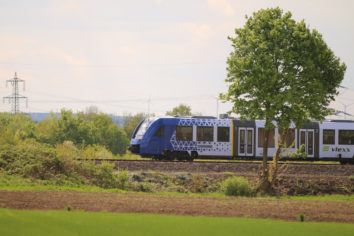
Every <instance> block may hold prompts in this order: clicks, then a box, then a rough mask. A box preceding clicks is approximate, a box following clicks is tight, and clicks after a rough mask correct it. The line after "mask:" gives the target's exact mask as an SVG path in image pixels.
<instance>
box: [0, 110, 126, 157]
mask: <svg viewBox="0 0 354 236" xmlns="http://www.w3.org/2000/svg"><path fill="white" fill-rule="evenodd" d="M26 139H34V140H36V141H37V142H40V143H45V144H48V145H51V146H55V145H57V144H62V143H63V142H64V141H71V142H72V143H73V144H74V145H76V146H77V147H78V148H85V147H87V146H92V145H100V146H103V147H105V148H106V149H107V150H109V151H110V152H111V153H113V154H124V153H125V152H126V148H127V146H128V144H129V139H128V138H127V135H126V133H125V131H124V129H123V128H121V127H119V126H118V125H116V124H114V123H113V122H112V120H111V118H110V117H109V116H108V115H106V114H102V113H101V114H98V113H97V114H91V113H78V114H75V115H74V114H73V113H72V111H70V110H62V111H61V113H60V116H57V115H55V114H51V115H50V116H49V117H47V118H46V119H45V120H44V121H41V122H38V123H37V124H35V123H34V122H33V121H32V120H31V118H30V117H28V116H26V115H24V114H16V115H11V114H9V113H1V114H0V144H11V145H16V144H17V143H18V142H19V141H23V140H26Z"/></svg>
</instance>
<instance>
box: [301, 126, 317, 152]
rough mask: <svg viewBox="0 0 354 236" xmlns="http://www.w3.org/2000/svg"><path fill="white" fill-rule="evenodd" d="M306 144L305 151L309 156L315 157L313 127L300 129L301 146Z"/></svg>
mask: <svg viewBox="0 0 354 236" xmlns="http://www.w3.org/2000/svg"><path fill="white" fill-rule="evenodd" d="M302 144H304V145H305V152H307V156H308V157H314V146H315V138H314V130H312V129H300V146H301V145H302Z"/></svg>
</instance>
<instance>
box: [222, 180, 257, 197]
mask: <svg viewBox="0 0 354 236" xmlns="http://www.w3.org/2000/svg"><path fill="white" fill-rule="evenodd" d="M221 186H222V187H221V189H222V191H223V192H224V193H225V194H226V195H227V196H249V195H251V193H252V190H251V187H250V185H249V183H248V180H247V179H245V178H243V177H236V176H232V177H229V178H227V179H226V180H224V181H223V182H222V184H221Z"/></svg>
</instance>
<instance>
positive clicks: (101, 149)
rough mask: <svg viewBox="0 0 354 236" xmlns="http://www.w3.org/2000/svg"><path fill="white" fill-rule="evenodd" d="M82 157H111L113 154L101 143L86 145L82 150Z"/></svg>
mask: <svg viewBox="0 0 354 236" xmlns="http://www.w3.org/2000/svg"><path fill="white" fill-rule="evenodd" d="M82 158H83V159H112V158H113V154H112V153H111V152H110V151H108V150H107V149H106V147H105V146H101V145H97V144H94V145H88V146H86V148H85V149H84V150H83V151H82Z"/></svg>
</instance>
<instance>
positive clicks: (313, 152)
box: [128, 116, 354, 163]
mask: <svg viewBox="0 0 354 236" xmlns="http://www.w3.org/2000/svg"><path fill="white" fill-rule="evenodd" d="M264 134H265V121H264V120H255V121H251V120H246V121H242V120H239V119H231V118H223V119H221V118H219V119H218V118H216V117H205V116H191V117H168V116H166V117H149V118H146V119H144V120H143V121H142V122H141V123H140V124H139V125H138V126H137V127H136V129H135V131H134V133H133V135H132V137H131V143H130V146H129V148H128V149H129V150H130V151H131V153H134V154H138V155H140V156H141V157H148V158H153V159H158V160H174V159H176V160H189V161H192V160H194V159H196V158H213V159H214V158H215V159H219V158H220V159H261V158H262V157H263V142H264V141H263V140H264ZM278 134H279V131H278V129H277V128H275V129H272V130H270V136H271V137H274V138H270V139H269V142H268V157H269V158H271V157H272V156H273V155H274V154H275V153H276V146H277V141H278ZM285 142H286V144H287V146H290V148H287V149H286V150H284V153H283V154H282V155H283V156H287V155H288V154H289V153H294V152H296V151H297V150H298V149H299V148H300V146H302V148H303V149H304V151H305V153H306V154H307V157H306V160H326V161H340V162H341V163H346V162H349V163H352V162H353V161H354V121H351V120H328V121H323V122H311V123H309V124H304V125H303V126H302V127H301V128H297V127H295V126H294V125H292V126H291V127H290V129H289V132H288V135H287V137H286V138H285ZM289 156H290V155H289Z"/></svg>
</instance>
